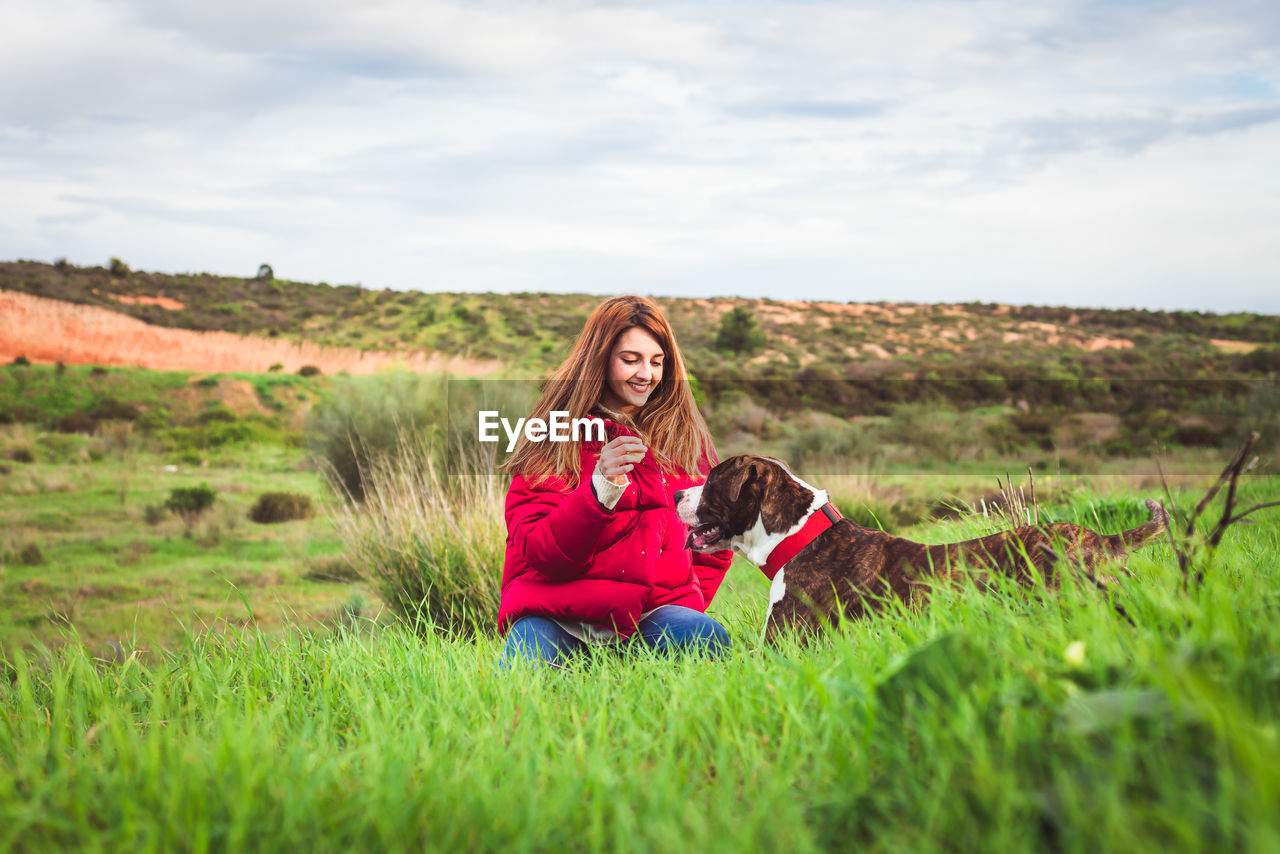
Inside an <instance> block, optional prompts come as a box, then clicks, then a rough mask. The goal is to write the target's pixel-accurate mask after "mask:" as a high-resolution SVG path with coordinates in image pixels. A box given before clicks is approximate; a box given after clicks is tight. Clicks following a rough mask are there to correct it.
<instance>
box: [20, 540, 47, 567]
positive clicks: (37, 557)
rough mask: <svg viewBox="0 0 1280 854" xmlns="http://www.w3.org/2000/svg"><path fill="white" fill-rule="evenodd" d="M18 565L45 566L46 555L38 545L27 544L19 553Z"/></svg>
mask: <svg viewBox="0 0 1280 854" xmlns="http://www.w3.org/2000/svg"><path fill="white" fill-rule="evenodd" d="M18 563H20V564H22V565H23V566H41V565H43V564H44V553H43V552H41V551H40V546H39V545H37V544H36V543H27V544H26V545H25V546H23V547H22V550H21V551H19V552H18Z"/></svg>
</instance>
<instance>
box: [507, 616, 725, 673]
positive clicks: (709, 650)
mask: <svg viewBox="0 0 1280 854" xmlns="http://www.w3.org/2000/svg"><path fill="white" fill-rule="evenodd" d="M631 640H632V642H633V643H634V642H636V641H638V642H640V643H643V644H644V645H645V646H647V647H649V648H650V649H652V650H654V651H655V652H657V653H658V654H659V655H672V654H676V653H684V652H692V653H700V654H702V655H706V656H709V657H711V658H718V657H719V656H721V655H723V654H724V653H725V652H726V651H728V649H729V633H728V632H726V631H725V630H724V626H722V625H720V624H719V623H717V622H716V621H715V620H713V619H712V618H711V617H708V616H707V615H706V614H704V613H702V612H701V611H695V610H693V609H692V608H685V607H682V606H680V605H667V606H665V607H663V608H659V609H658V610H657V611H654V612H653V613H652V614H650V615H649V616H647V617H645V618H644V619H642V620H641V621H640V622H639V623H637V624H636V632H635V634H634V635H632V636H631ZM588 646H589V644H588V643H587V642H586V641H582V640H579V639H578V638H576V637H574V636H573V635H571V634H569V633H568V632H566V631H565V630H564V629H562V628H560V626H559V625H558V624H557V623H556V622H555V621H554V620H549V619H547V618H546V617H521V618H520V619H518V620H516V621H515V622H514V623H512V624H511V629H510V631H508V632H507V644H506V646H505V647H504V648H503V650H502V658H501V659H500V660H499V662H498V666H499V667H500V668H502V669H503V670H506V669H507V668H509V667H511V666H512V665H513V664H515V663H516V662H517V661H519V660H530V661H535V662H541V663H544V664H550V665H552V666H553V667H559V666H561V665H563V664H565V663H566V662H567V661H568V660H569V659H570V658H572V657H573V656H574V655H576V654H578V653H580V652H582V650H584V649H586V648H587V647H588Z"/></svg>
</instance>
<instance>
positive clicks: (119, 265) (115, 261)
mask: <svg viewBox="0 0 1280 854" xmlns="http://www.w3.org/2000/svg"><path fill="white" fill-rule="evenodd" d="M107 269H108V270H109V271H110V273H111V275H113V276H115V277H116V278H117V279H119V278H123V277H124V276H127V275H129V265H128V264H126V263H125V262H123V261H121V260H120V259H119V258H112V259H111V266H110V267H108V268H107Z"/></svg>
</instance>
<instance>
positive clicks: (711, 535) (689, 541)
mask: <svg viewBox="0 0 1280 854" xmlns="http://www.w3.org/2000/svg"><path fill="white" fill-rule="evenodd" d="M718 542H720V526H719V525H717V524H715V523H711V524H708V525H699V526H698V527H696V528H692V529H690V531H689V536H688V537H686V538H685V541H684V547H685V548H686V549H694V550H695V551H696V550H698V549H705V548H706V547H707V546H709V545H711V544H712V543H718Z"/></svg>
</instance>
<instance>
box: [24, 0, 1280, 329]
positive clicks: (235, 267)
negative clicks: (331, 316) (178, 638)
mask: <svg viewBox="0 0 1280 854" xmlns="http://www.w3.org/2000/svg"><path fill="white" fill-rule="evenodd" d="M0 21H3V26H0V200H3V201H2V203H0V260H14V259H19V258H24V259H35V260H41V261H53V260H55V259H58V258H66V259H67V260H69V261H71V262H72V263H74V264H80V265H94V264H104V265H105V264H106V263H107V262H108V260H109V259H110V258H112V257H119V258H121V259H123V260H124V261H125V262H126V263H128V264H129V265H130V266H131V267H133V268H134V269H142V270H148V271H159V272H168V273H178V272H213V273H220V274H224V275H243V276H251V275H253V274H254V273H255V272H256V270H257V269H258V265H259V264H262V263H269V264H271V265H272V267H273V268H274V270H275V273H276V275H277V276H278V277H281V278H286V279H292V280H299V281H310V282H319V281H324V282H328V283H330V284H361V285H363V286H365V287H370V288H396V289H417V290H426V291H440V290H464V291H497V292H510V291H561V292H587V293H599V294H609V293H620V292H632V293H642V294H651V295H659V296H745V297H771V298H774V299H808V300H838V301H857V302H861V301H877V300H888V301H912V302H967V301H973V300H978V301H983V302H1007V303H1015V304H1040V305H1074V306H1099V307H1143V308H1154V309H1195V310H1206V311H1219V312H1224V311H1255V312H1265V313H1272V314H1280V3H1276V2H1274V0H1258V2H1233V0H1220V1H1219V2H1185V3H1179V2H1162V3H1155V2H1150V3H1148V2H1076V1H1075V0H1050V2H1026V0H984V1H983V2H961V1H960V0H949V2H903V0H897V2H887V0H886V2H865V3H864V2H844V3H824V2H766V0H761V2H706V3H672V4H669V3H660V2H658V3H636V4H632V3H624V2H607V3H588V2H532V0H523V2H509V3H508V2H493V3H490V2H466V3H442V2H433V1H432V0H381V1H379V0H373V2H335V0H306V2H303V0H251V2H250V0H222V2H218V3H213V2H185V3H174V2H171V0H111V2H104V0H39V2H34V0H0Z"/></svg>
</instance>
